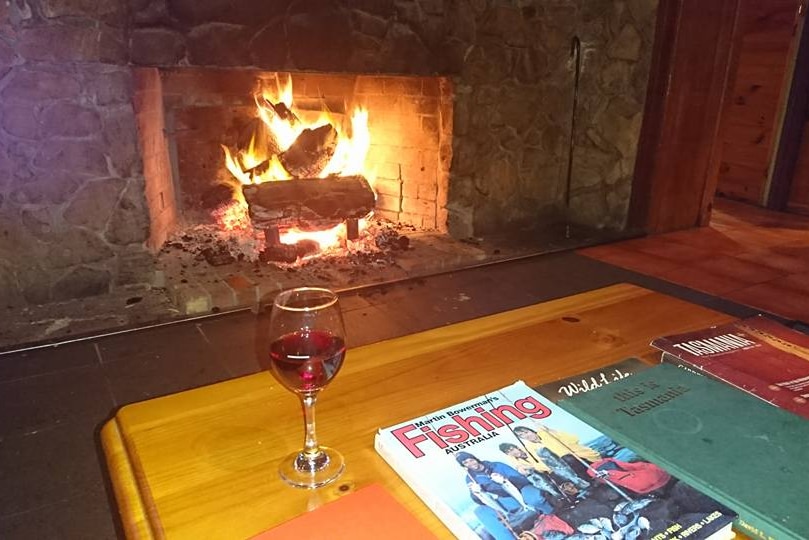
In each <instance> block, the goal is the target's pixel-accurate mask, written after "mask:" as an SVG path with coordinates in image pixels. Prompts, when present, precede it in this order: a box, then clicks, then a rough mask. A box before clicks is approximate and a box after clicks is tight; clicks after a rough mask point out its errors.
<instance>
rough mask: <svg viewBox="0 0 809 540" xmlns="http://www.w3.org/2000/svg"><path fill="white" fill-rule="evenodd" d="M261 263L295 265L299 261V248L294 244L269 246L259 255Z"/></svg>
mask: <svg viewBox="0 0 809 540" xmlns="http://www.w3.org/2000/svg"><path fill="white" fill-rule="evenodd" d="M258 259H259V260H260V261H261V262H282V263H289V264H291V263H294V262H295V261H297V260H298V247H297V246H295V245H294V244H276V245H274V246H267V247H266V248H265V249H264V251H262V252H261V253H259V254H258Z"/></svg>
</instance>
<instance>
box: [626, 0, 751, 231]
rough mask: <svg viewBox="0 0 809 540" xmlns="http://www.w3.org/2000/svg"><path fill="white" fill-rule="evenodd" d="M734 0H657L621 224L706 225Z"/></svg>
mask: <svg viewBox="0 0 809 540" xmlns="http://www.w3.org/2000/svg"><path fill="white" fill-rule="evenodd" d="M739 1H740V0H715V1H712V2H704V1H702V0H661V1H660V3H659V5H658V17H657V26H656V30H655V44H654V50H653V52H652V62H653V64H652V72H651V74H650V78H649V86H648V92H647V97H646V104H645V108H644V119H643V125H642V127H641V136H640V141H639V144H638V158H637V160H636V163H635V183H634V184H633V193H632V197H631V200H630V211H629V218H628V225H629V226H630V227H632V228H640V229H642V230H645V231H646V232H648V233H660V232H667V231H673V230H679V229H684V228H690V227H694V226H697V225H705V224H707V222H708V216H709V215H710V207H711V202H712V200H713V192H714V190H715V188H716V174H715V172H716V170H718V158H717V155H718V152H719V150H720V149H719V147H718V143H719V138H718V134H719V128H720V119H721V112H722V109H723V106H724V102H725V96H726V94H727V93H728V92H729V88H728V80H729V75H731V74H732V73H731V72H732V70H733V69H734V65H735V58H736V56H737V55H738V35H739V32H738V25H737V18H738V12H739Z"/></svg>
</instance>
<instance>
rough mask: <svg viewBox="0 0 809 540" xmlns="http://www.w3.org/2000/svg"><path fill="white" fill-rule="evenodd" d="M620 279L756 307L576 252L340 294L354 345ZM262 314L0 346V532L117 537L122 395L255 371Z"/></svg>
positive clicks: (732, 308) (727, 306) (740, 312)
mask: <svg viewBox="0 0 809 540" xmlns="http://www.w3.org/2000/svg"><path fill="white" fill-rule="evenodd" d="M652 257H654V255H652ZM624 281H626V282H631V283H636V284H640V285H643V286H646V287H649V288H652V289H656V290H660V291H663V292H667V293H669V294H673V295H675V296H679V297H682V298H686V299H688V300H691V301H693V302H697V303H701V304H704V305H707V306H709V307H712V308H714V309H718V310H722V311H726V312H728V313H731V314H734V315H737V316H745V315H749V314H752V313H753V311H752V310H751V309H748V308H745V307H743V306H741V305H738V304H734V303H732V302H729V301H726V300H722V299H719V298H716V297H713V296H710V295H708V294H705V293H700V292H695V291H693V290H690V289H686V288H684V287H681V286H678V285H674V284H672V283H668V282H666V281H663V280H660V279H657V278H654V277H647V276H644V275H641V274H637V273H634V272H632V271H629V270H625V269H621V268H618V267H616V266H613V265H610V264H605V263H602V262H599V261H596V260H594V259H591V258H587V257H582V256H579V255H576V254H574V253H562V254H556V255H546V256H540V257H534V258H527V259H523V260H518V261H512V262H507V263H499V264H496V265H492V266H486V267H480V268H475V269H470V270H465V271H461V272H454V273H451V274H443V275H436V276H433V277H429V278H424V279H419V280H415V281H410V282H403V283H399V284H394V285H387V286H378V287H372V288H366V289H362V290H358V291H352V292H350V293H346V294H344V295H343V296H342V300H341V304H342V307H343V310H344V312H345V320H346V326H347V333H348V337H349V345H350V346H358V345H363V344H367V343H371V342H375V341H378V340H381V339H387V338H391V337H396V336H400V335H404V334H409V333H412V332H416V331H419V330H424V329H427V328H432V327H436V326H441V325H445V324H450V323H453V322H457V321H460V320H465V319H469V318H473V317H479V316H482V315H487V314H491V313H495V312H500V311H504V310H508V309H512V308H515V307H520V306H524V305H529V304H533V303H536V302H540V301H543V300H547V299H551V298H558V297H562V296H566V295H569V294H573V293H577V292H581V291H585V290H590V289H594V288H598V287H602V286H606V285H609V284H613V283H618V282H624ZM256 322H257V318H256V316H255V315H254V314H252V313H250V312H242V313H236V314H230V315H223V316H219V317H213V318H208V319H199V320H196V321H189V322H184V323H179V324H174V325H171V326H163V327H156V328H151V329H143V330H139V331H136V332H131V333H125V334H118V335H113V336H106V337H97V338H93V339H88V340H86V341H81V342H77V343H72V344H65V345H61V346H50V347H47V348H42V349H37V350H31V351H28V352H18V353H11V354H5V355H0V419H1V421H0V475H2V481H0V538H2V539H31V538H60V539H61V538H65V539H73V538H76V539H85V538H87V539H107V538H116V536H120V530H119V528H118V526H117V522H116V518H115V516H116V515H117V514H116V512H117V510H116V508H115V503H114V501H113V500H112V497H111V495H110V491H109V487H108V485H107V484H106V479H105V475H104V474H105V473H104V462H103V459H102V457H101V452H100V449H99V443H98V430H99V428H100V426H101V425H102V424H103V422H104V421H106V420H107V419H109V418H110V417H111V416H112V415H113V413H114V411H115V410H116V408H118V407H120V406H121V405H124V404H126V403H130V402H132V401H138V400H142V399H148V398H151V397H154V396H158V395H162V394H167V393H171V392H176V391H179V390H183V389H185V388H190V387H194V386H199V385H204V384H209V383H212V382H216V381H220V380H223V379H227V378H231V377H236V376H239V375H244V374H247V373H251V372H253V371H255V370H257V369H258V367H257V362H256V359H255V354H254V350H256V347H255V343H256V340H257V338H258V336H259V335H260V333H257V331H256Z"/></svg>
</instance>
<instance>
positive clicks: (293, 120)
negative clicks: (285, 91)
mask: <svg viewBox="0 0 809 540" xmlns="http://www.w3.org/2000/svg"><path fill="white" fill-rule="evenodd" d="M260 99H261V103H262V104H263V105H264V109H266V110H267V114H270V115H272V114H275V115H277V116H278V118H280V119H281V120H284V121H286V122H288V123H289V125H290V126H294V125H296V124H297V123H298V122H300V119H299V118H298V116H297V115H296V114H295V113H294V112H292V111H291V110H290V109H289V107H287V106H286V103H284V102H283V101H280V102H278V103H273V102H272V101H270V100H269V99H267V98H265V97H263V96H262V97H261V98H260Z"/></svg>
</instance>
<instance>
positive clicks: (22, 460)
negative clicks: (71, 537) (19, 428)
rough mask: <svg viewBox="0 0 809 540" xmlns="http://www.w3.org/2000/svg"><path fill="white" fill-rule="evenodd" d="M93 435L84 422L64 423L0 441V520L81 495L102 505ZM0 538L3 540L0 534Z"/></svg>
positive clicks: (99, 472) (99, 474)
mask: <svg viewBox="0 0 809 540" xmlns="http://www.w3.org/2000/svg"><path fill="white" fill-rule="evenodd" d="M95 431H96V428H95V427H94V426H91V425H88V424H87V423H86V422H66V423H63V424H61V425H58V426H56V427H53V428H51V429H44V430H41V431H38V432H36V433H30V434H26V435H16V436H11V437H2V438H0V471H3V480H2V489H0V515H3V516H8V515H12V514H16V513H20V512H25V511H28V510H31V509H36V508H41V507H44V506H47V505H50V504H57V503H60V502H61V501H64V500H66V499H70V498H73V497H78V496H82V495H87V496H95V497H96V498H97V499H98V502H97V503H96V504H99V505H101V506H106V503H105V502H104V500H103V499H101V497H102V496H104V487H103V485H104V482H103V478H102V475H101V469H100V466H99V463H98V456H97V452H96V446H95V444H96V443H95V440H96V439H95ZM0 538H5V536H3V535H2V534H0ZM30 538H36V537H35V536H31V537H30ZM51 538H55V537H51ZM88 538H89V536H88Z"/></svg>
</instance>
